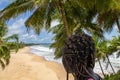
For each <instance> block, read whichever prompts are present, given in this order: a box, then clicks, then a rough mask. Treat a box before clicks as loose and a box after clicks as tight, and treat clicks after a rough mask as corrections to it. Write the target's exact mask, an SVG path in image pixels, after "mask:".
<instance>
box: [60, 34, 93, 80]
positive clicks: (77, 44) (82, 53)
mask: <svg viewBox="0 0 120 80" xmlns="http://www.w3.org/2000/svg"><path fill="white" fill-rule="evenodd" d="M62 56H63V57H62V62H63V65H64V68H65V70H66V71H67V72H68V73H72V74H73V76H74V77H75V80H86V77H91V75H90V73H89V71H88V70H87V68H88V67H90V68H92V69H93V68H94V65H95V45H94V42H93V40H92V38H91V37H90V36H89V35H87V34H85V33H82V34H74V35H72V36H71V37H69V38H68V39H67V40H66V42H65V44H64V47H63V54H62Z"/></svg>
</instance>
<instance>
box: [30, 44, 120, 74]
mask: <svg viewBox="0 0 120 80" xmlns="http://www.w3.org/2000/svg"><path fill="white" fill-rule="evenodd" d="M30 52H31V53H33V54H36V55H38V56H41V57H44V58H45V59H46V60H48V61H55V62H58V63H60V64H62V58H59V59H55V56H54V49H50V48H49V44H41V45H33V46H30ZM109 58H110V61H111V63H112V66H113V68H114V70H115V72H117V71H118V70H120V57H119V58H117V57H116V52H115V53H113V55H111V56H109ZM101 63H102V67H103V69H104V72H105V73H106V74H110V73H113V71H112V69H111V67H110V65H108V68H106V64H107V60H106V61H104V62H103V60H101ZM94 71H95V72H96V73H102V72H101V69H100V66H99V63H98V62H96V63H95V67H94Z"/></svg>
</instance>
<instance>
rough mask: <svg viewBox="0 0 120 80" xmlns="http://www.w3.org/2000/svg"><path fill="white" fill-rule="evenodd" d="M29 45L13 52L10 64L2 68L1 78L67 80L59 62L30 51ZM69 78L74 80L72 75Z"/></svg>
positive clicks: (3, 79)
mask: <svg viewBox="0 0 120 80" xmlns="http://www.w3.org/2000/svg"><path fill="white" fill-rule="evenodd" d="M29 49H30V48H29V47H24V48H22V49H20V50H19V51H18V52H17V53H14V52H11V58H10V64H9V65H8V66H6V68H5V69H4V70H2V69H0V80H65V79H66V72H65V70H64V68H63V66H62V65H61V64H59V63H57V62H52V61H47V60H45V59H44V58H43V57H40V56H37V55H35V54H33V53H30V52H29ZM69 80H74V78H73V77H72V75H70V76H69Z"/></svg>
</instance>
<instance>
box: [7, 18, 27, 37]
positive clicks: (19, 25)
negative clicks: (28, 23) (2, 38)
mask: <svg viewBox="0 0 120 80" xmlns="http://www.w3.org/2000/svg"><path fill="white" fill-rule="evenodd" d="M25 20H26V19H25V18H20V19H18V20H16V21H15V22H14V23H13V24H12V25H9V27H8V35H13V34H22V33H23V32H24V29H23V28H24V22H25Z"/></svg>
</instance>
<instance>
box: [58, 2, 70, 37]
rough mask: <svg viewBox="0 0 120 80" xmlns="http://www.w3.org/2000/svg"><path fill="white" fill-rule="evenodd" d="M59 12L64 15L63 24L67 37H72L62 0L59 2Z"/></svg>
mask: <svg viewBox="0 0 120 80" xmlns="http://www.w3.org/2000/svg"><path fill="white" fill-rule="evenodd" d="M59 10H60V12H61V15H62V19H63V24H64V26H65V29H66V33H67V36H68V37H69V36H70V31H69V29H68V23H67V20H66V16H65V10H64V8H63V4H62V0H59Z"/></svg>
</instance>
